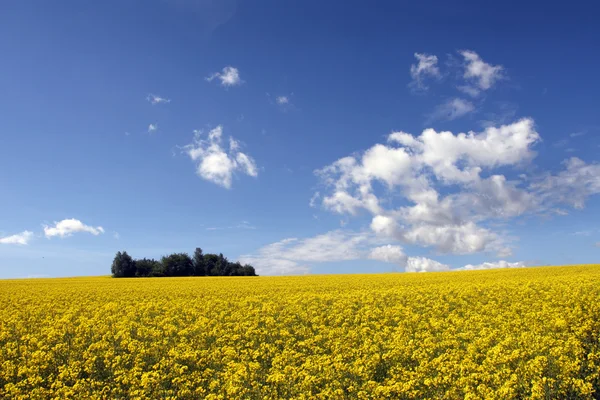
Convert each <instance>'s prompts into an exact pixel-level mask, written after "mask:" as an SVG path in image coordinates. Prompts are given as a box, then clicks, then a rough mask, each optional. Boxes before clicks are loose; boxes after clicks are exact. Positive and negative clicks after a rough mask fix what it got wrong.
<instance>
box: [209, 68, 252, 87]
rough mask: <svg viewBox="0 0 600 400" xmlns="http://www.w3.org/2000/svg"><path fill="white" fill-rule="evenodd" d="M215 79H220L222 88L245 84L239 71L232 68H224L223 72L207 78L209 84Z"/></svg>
mask: <svg viewBox="0 0 600 400" xmlns="http://www.w3.org/2000/svg"><path fill="white" fill-rule="evenodd" d="M214 79H219V80H220V81H221V86H225V87H229V86H238V85H241V84H242V83H243V81H242V80H241V78H240V72H239V70H238V69H237V68H234V67H231V66H227V67H225V68H223V71H222V72H215V73H214V74H212V75H210V76H208V77H206V80H207V81H208V82H211V81H212V80H214Z"/></svg>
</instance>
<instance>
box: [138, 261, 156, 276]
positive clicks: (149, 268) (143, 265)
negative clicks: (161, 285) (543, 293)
mask: <svg viewBox="0 0 600 400" xmlns="http://www.w3.org/2000/svg"><path fill="white" fill-rule="evenodd" d="M155 273H158V274H159V275H154V274H155ZM160 273H162V265H161V264H160V261H156V260H155V259H153V258H152V259H151V258H142V259H141V260H135V276H140V277H143V276H160Z"/></svg>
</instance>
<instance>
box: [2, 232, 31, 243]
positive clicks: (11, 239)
mask: <svg viewBox="0 0 600 400" xmlns="http://www.w3.org/2000/svg"><path fill="white" fill-rule="evenodd" d="M31 239H33V232H30V231H23V232H21V233H17V234H15V235H11V236H5V237H2V238H0V244H18V245H26V244H29V242H30V241H31Z"/></svg>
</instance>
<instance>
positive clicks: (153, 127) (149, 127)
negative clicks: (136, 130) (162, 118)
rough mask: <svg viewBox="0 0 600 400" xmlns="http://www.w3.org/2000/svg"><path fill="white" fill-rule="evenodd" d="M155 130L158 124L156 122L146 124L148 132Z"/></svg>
mask: <svg viewBox="0 0 600 400" xmlns="http://www.w3.org/2000/svg"><path fill="white" fill-rule="evenodd" d="M157 130H158V125H157V124H150V125H148V133H152V132H156V131H157Z"/></svg>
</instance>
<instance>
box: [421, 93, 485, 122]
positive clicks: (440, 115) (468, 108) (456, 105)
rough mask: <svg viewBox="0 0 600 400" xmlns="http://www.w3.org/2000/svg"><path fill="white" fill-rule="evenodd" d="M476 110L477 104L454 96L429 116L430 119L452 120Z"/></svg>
mask: <svg viewBox="0 0 600 400" xmlns="http://www.w3.org/2000/svg"><path fill="white" fill-rule="evenodd" d="M473 111H475V106H474V105H473V103H471V102H470V101H468V100H464V99H460V98H454V99H450V100H448V101H446V102H445V103H442V104H440V105H439V106H437V107H436V109H435V110H434V111H433V113H431V115H430V116H429V118H430V120H432V121H433V120H447V121H452V120H454V119H457V118H460V117H462V116H465V115H467V114H469V113H471V112H473Z"/></svg>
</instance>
